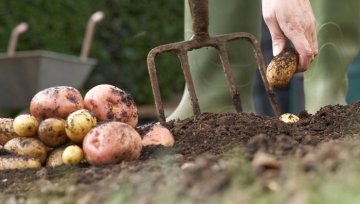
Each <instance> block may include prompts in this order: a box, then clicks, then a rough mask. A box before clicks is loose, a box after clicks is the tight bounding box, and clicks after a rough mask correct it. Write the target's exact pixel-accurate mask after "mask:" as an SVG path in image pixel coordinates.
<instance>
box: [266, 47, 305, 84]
mask: <svg viewBox="0 0 360 204" xmlns="http://www.w3.org/2000/svg"><path fill="white" fill-rule="evenodd" d="M298 60H299V56H298V54H297V52H296V51H295V50H294V49H293V48H287V49H285V50H284V51H282V52H281V53H280V54H279V55H277V56H275V57H274V58H273V59H272V60H271V62H270V63H269V65H268V67H267V70H266V79H267V80H268V82H269V85H270V86H272V87H274V88H284V87H285V86H286V85H287V84H288V83H289V82H290V80H291V78H292V77H293V75H294V73H295V72H296V67H297V65H298Z"/></svg>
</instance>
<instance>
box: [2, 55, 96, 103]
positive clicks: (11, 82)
mask: <svg viewBox="0 0 360 204" xmlns="http://www.w3.org/2000/svg"><path fill="white" fill-rule="evenodd" d="M95 64H96V60H95V59H87V60H86V61H82V60H80V58H79V57H76V56H72V55H66V54H59V53H55V52H50V51H43V50H34V51H22V52H17V53H15V55H14V56H11V57H8V56H7V55H6V54H0V108H23V107H26V106H28V105H29V103H30V101H31V98H32V97H33V96H34V95H35V94H36V93H37V92H38V91H40V90H43V89H45V88H48V87H52V86H72V87H75V88H80V87H81V86H82V85H83V83H84V82H85V80H86V78H87V77H88V75H89V74H90V72H91V70H92V69H93V67H94V65H95Z"/></svg>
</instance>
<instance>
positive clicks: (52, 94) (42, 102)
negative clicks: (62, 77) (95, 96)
mask: <svg viewBox="0 0 360 204" xmlns="http://www.w3.org/2000/svg"><path fill="white" fill-rule="evenodd" d="M82 108H84V100H83V98H82V96H81V94H80V92H79V91H78V90H77V89H75V88H73V87H69V86H56V87H50V88H47V89H44V90H42V91H40V92H38V93H37V94H35V96H34V97H33V98H32V99H31V102H30V113H31V115H33V116H35V117H36V118H37V119H38V120H39V121H41V120H44V119H46V118H63V119H65V118H66V117H67V116H68V115H69V114H70V113H71V112H73V111H76V110H79V109H82Z"/></svg>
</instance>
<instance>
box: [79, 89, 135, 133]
mask: <svg viewBox="0 0 360 204" xmlns="http://www.w3.org/2000/svg"><path fill="white" fill-rule="evenodd" d="M84 104H85V108H86V109H88V110H90V111H92V112H94V113H95V115H96V117H97V118H98V120H99V121H104V120H116V121H120V122H123V123H127V124H129V125H131V126H132V127H135V126H136V124H137V123H138V111H137V107H136V104H135V102H134V100H133V98H132V97H131V95H130V94H128V93H126V92H125V91H123V90H121V89H120V88H118V87H115V86H113V85H109V84H101V85H98V86H95V87H93V88H92V89H90V90H89V91H88V92H87V93H86V94H85V97H84Z"/></svg>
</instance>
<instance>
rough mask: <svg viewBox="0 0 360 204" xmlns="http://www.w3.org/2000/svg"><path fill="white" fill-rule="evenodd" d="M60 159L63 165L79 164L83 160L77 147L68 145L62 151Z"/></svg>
mask: <svg viewBox="0 0 360 204" xmlns="http://www.w3.org/2000/svg"><path fill="white" fill-rule="evenodd" d="M61 158H62V161H63V163H64V164H79V163H80V162H81V160H82V159H83V158H84V153H83V151H82V149H81V148H80V147H79V146H77V145H70V146H67V147H66V148H65V149H64V151H63V153H62V156H61Z"/></svg>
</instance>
